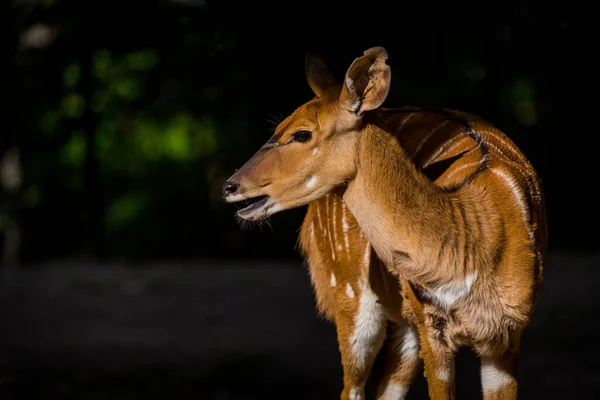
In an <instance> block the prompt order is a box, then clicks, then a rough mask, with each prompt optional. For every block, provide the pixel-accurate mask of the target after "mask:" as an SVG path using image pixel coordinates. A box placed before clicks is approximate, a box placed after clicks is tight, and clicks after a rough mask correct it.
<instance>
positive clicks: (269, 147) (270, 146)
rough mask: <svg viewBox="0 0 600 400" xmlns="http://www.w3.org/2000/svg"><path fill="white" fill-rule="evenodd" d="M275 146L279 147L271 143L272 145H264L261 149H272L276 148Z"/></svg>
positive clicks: (277, 144)
mask: <svg viewBox="0 0 600 400" xmlns="http://www.w3.org/2000/svg"><path fill="white" fill-rule="evenodd" d="M277 146H279V143H277V142H273V143H266V144H265V145H264V146H263V147H262V148H263V149H272V148H273V147H277Z"/></svg>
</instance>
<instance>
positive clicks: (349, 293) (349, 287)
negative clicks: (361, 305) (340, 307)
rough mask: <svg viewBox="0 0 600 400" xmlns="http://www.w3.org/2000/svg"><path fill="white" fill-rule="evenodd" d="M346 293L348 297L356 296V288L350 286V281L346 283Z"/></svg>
mask: <svg viewBox="0 0 600 400" xmlns="http://www.w3.org/2000/svg"><path fill="white" fill-rule="evenodd" d="M346 294H347V295H348V297H350V298H351V299H353V298H354V290H353V289H352V286H350V284H349V283H346Z"/></svg>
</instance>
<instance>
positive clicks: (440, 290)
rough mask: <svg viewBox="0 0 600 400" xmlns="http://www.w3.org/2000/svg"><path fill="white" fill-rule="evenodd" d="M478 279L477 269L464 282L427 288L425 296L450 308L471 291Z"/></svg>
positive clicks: (441, 305) (439, 304)
mask: <svg viewBox="0 0 600 400" xmlns="http://www.w3.org/2000/svg"><path fill="white" fill-rule="evenodd" d="M476 279H477V271H475V272H474V273H472V274H470V275H467V277H466V278H465V280H463V281H462V282H450V283H445V284H443V285H440V286H437V287H435V288H433V289H430V290H427V291H426V292H425V296H427V297H428V298H429V299H431V300H432V301H433V302H435V303H436V304H437V305H438V306H440V307H443V308H445V309H448V308H450V307H452V305H454V303H456V302H457V301H458V300H460V299H462V298H463V297H465V296H467V295H468V294H469V293H471V288H472V287H473V283H474V282H475V280H476Z"/></svg>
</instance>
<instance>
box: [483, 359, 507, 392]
mask: <svg viewBox="0 0 600 400" xmlns="http://www.w3.org/2000/svg"><path fill="white" fill-rule="evenodd" d="M512 380H513V378H512V376H510V375H509V374H508V373H507V372H505V371H502V370H501V369H498V368H497V367H496V366H495V365H494V363H493V362H491V360H490V359H488V358H487V357H482V359H481V388H482V389H483V391H484V392H488V393H492V392H495V391H497V390H498V389H501V388H502V387H504V386H506V385H508V384H509V383H510V382H511V381H512Z"/></svg>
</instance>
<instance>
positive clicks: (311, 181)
mask: <svg viewBox="0 0 600 400" xmlns="http://www.w3.org/2000/svg"><path fill="white" fill-rule="evenodd" d="M316 184H317V177H316V176H315V175H311V177H310V178H308V180H307V181H306V187H307V188H309V189H312V188H314V187H315V185H316Z"/></svg>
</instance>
